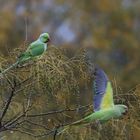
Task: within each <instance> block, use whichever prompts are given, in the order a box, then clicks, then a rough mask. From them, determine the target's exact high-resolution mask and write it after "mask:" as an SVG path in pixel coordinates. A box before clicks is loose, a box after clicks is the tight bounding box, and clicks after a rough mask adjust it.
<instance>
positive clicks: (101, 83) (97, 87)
mask: <svg viewBox="0 0 140 140" xmlns="http://www.w3.org/2000/svg"><path fill="white" fill-rule="evenodd" d="M93 93H94V99H93V106H94V112H93V113H91V114H90V115H88V116H86V117H84V118H83V119H81V120H78V121H76V122H73V123H71V124H69V125H66V126H65V127H64V129H63V130H61V131H60V132H58V133H61V132H63V131H64V130H66V129H67V128H68V127H70V126H81V125H87V124H90V123H92V122H94V121H95V122H99V123H105V122H107V121H108V120H110V119H119V118H120V117H122V116H123V115H125V114H126V113H127V111H128V108H127V106H125V105H123V104H118V105H115V104H114V102H113V90H112V86H111V83H110V81H109V79H108V77H107V75H106V74H105V72H104V71H103V70H102V69H100V68H95V79H94V81H93Z"/></svg>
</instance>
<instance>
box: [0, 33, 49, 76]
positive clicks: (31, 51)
mask: <svg viewBox="0 0 140 140" xmlns="http://www.w3.org/2000/svg"><path fill="white" fill-rule="evenodd" d="M49 40H50V37H49V34H48V33H42V34H41V35H40V36H39V38H38V39H37V40H36V41H34V42H32V43H31V44H30V45H29V47H28V48H27V50H26V51H25V52H24V53H22V54H21V55H20V56H19V57H18V59H17V62H16V63H14V64H13V65H11V66H10V67H9V68H7V69H5V70H4V71H2V72H1V73H0V74H4V73H6V72H7V71H8V70H10V69H11V68H13V67H16V66H17V65H18V64H21V63H23V62H26V61H28V60H30V59H32V58H35V57H37V56H41V55H42V54H43V53H44V52H45V51H46V50H47V47H48V44H47V43H48V42H49Z"/></svg>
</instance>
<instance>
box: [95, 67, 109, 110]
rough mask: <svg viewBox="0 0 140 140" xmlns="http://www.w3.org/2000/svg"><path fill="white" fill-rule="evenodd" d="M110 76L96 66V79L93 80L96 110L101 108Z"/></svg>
mask: <svg viewBox="0 0 140 140" xmlns="http://www.w3.org/2000/svg"><path fill="white" fill-rule="evenodd" d="M107 82H108V77H107V75H106V74H105V72H104V71H103V70H102V69H100V68H95V80H94V82H93V91H94V94H95V95H94V99H93V104H94V111H98V110H100V105H101V102H102V98H103V96H104V94H105V92H106V88H107Z"/></svg>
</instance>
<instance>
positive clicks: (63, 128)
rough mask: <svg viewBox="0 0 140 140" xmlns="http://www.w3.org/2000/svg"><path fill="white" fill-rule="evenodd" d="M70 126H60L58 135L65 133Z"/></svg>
mask: <svg viewBox="0 0 140 140" xmlns="http://www.w3.org/2000/svg"><path fill="white" fill-rule="evenodd" d="M68 128H69V125H68V126H64V127H61V128H59V129H58V131H57V135H60V134H62V133H64V132H65V131H66V130H67V129H68Z"/></svg>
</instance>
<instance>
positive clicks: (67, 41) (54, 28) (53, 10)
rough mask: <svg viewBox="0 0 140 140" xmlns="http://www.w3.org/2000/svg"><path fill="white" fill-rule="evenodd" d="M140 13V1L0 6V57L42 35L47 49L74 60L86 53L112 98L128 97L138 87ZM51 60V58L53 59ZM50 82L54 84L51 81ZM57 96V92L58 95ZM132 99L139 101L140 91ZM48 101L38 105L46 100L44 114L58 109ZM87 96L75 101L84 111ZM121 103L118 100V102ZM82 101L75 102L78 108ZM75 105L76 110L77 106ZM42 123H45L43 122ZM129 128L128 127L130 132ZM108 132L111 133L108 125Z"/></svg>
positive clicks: (18, 1)
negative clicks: (103, 74) (45, 36)
mask: <svg viewBox="0 0 140 140" xmlns="http://www.w3.org/2000/svg"><path fill="white" fill-rule="evenodd" d="M139 9H140V1H139V0H71V1H67V0H12V1H11V0H1V1H0V54H1V55H2V56H4V57H5V58H7V57H8V56H9V54H10V53H11V52H12V51H14V49H15V48H20V47H23V44H26V43H27V44H28V43H30V42H32V41H34V40H36V39H37V38H38V36H39V35H40V33H42V32H49V34H50V36H51V44H52V45H54V46H56V48H58V49H59V48H62V49H65V50H67V51H66V53H65V54H66V55H67V57H68V58H72V57H73V56H75V54H76V53H77V52H79V50H82V51H84V54H85V57H86V58H87V59H88V60H89V61H90V62H91V63H93V64H98V65H99V66H100V67H102V68H103V69H104V70H105V71H106V73H107V74H108V75H109V77H110V79H111V81H113V85H114V86H113V87H115V89H116V90H115V93H117V90H118V89H119V91H121V93H127V92H128V91H129V90H131V89H133V88H135V87H136V86H137V85H138V84H140V76H139V75H140V46H139V44H140V12H139ZM56 52H57V51H56ZM51 53H52V52H51V51H50V54H51ZM49 57H50V58H51V56H49ZM54 57H55V56H54ZM58 58H59V57H58ZM56 59H57V56H56ZM64 60H65V59H64ZM79 65H80V64H79ZM60 70H61V69H60ZM68 71H69V69H68ZM48 72H49V70H48ZM76 72H77V71H76ZM82 76H83V75H82ZM51 78H52V79H53V77H51ZM83 79H84V78H83ZM53 80H55V79H53ZM57 82H58V81H57V78H56V83H57ZM72 82H73V81H72ZM82 82H84V80H83V81H82ZM82 82H81V83H80V82H79V83H80V84H81V85H80V86H81V87H80V88H81V89H80V93H83V94H84V93H85V91H87V90H86V89H85V88H87V86H83V84H82ZM75 83H76V82H75ZM41 84H42V83H41ZM45 84H46V83H45ZM52 85H53V84H52ZM54 85H55V84H54ZM56 85H57V84H56ZM47 86H48V85H47ZM90 86H91V85H90ZM44 87H45V85H44ZM35 88H36V86H35ZM45 88H46V87H45ZM45 88H44V89H43V88H42V89H43V90H45V91H46V90H48V91H49V89H48V87H47V88H46V89H45ZM52 88H53V86H52ZM63 88H65V87H63ZM68 88H69V87H68ZM51 90H52V89H51ZM52 91H53V90H52ZM34 92H38V93H39V94H40V89H39V90H38V91H37V89H35V91H34ZM55 92H58V89H57V90H56V91H55ZM60 92H61V90H60ZM38 93H37V94H38ZM64 93H65V92H64ZM119 93H120V92H119ZM132 94H133V93H132ZM136 94H137V96H139V90H137V92H136ZM21 96H23V95H21ZM47 96H48V95H47ZM49 96H51V98H50V100H49V99H48V97H46V98H44V96H43V97H40V98H41V99H40V101H38V102H43V101H44V103H45V104H47V103H46V100H49V101H48V104H49V105H48V104H47V105H46V106H47V107H48V108H47V109H46V110H47V111H48V110H51V109H53V107H54V108H57V107H58V105H56V104H55V103H54V102H51V100H52V98H53V97H52V95H49ZM53 96H54V95H53ZM65 96H66V95H65ZM71 96H75V95H71ZM91 96H92V95H88V97H89V98H83V97H87V95H86V94H84V95H83V96H82V97H78V98H82V99H81V100H82V104H83V105H85V104H86V103H87V101H90V103H92V97H91ZM90 97H91V98H90ZM23 98H24V97H23ZM56 98H57V99H59V98H58V97H56ZM67 98H68V97H67ZM126 98H127V97H126ZM21 99H22V98H21ZM122 99H123V98H122V97H120V100H122ZM36 100H37V99H36ZM38 100H39V98H38ZM62 100H63V102H64V100H65V98H63V97H62V98H60V102H59V103H58V104H59V105H60V103H61V102H62ZM76 100H77V99H76ZM81 100H80V101H79V99H78V101H79V102H81ZM83 100H85V101H83ZM128 100H129V99H128ZM53 101H54V100H53ZM129 101H130V100H129ZM129 101H128V102H129ZM137 101H138V100H137ZM79 102H78V103H76V104H78V105H79ZM135 102H136V99H135V100H133V105H134V104H135ZM19 103H20V102H19ZM42 104H43V103H42ZM42 104H41V105H40V108H39V110H43V111H44V110H45V108H43V107H42ZM66 104H71V103H66ZM37 105H38V103H37ZM72 105H73V106H74V105H75V101H73V102H72ZM50 106H51V107H50ZM52 106H53V107H52ZM60 106H63V105H60ZM138 107H139V104H138V105H137V108H138ZM138 109H139V108H138ZM46 110H45V111H46ZM135 112H137V110H135ZM132 114H133V117H132V118H133V120H135V116H137V117H138V116H139V114H137V115H135V113H132ZM81 116H83V114H82V115H81ZM81 116H80V117H79V118H81ZM59 117H60V116H59ZM58 120H59V119H58ZM38 121H39V120H38ZM42 122H43V123H44V122H45V120H43V121H42ZM46 122H47V121H46ZM122 124H123V123H122ZM132 124H133V122H132V123H131V125H132ZM129 125H130V124H127V127H128V129H129ZM120 127H123V126H119V127H118V128H117V131H116V132H119V129H120ZM130 127H131V126H130ZM107 128H108V129H110V125H109V127H107ZM114 128H115V127H114ZM113 130H114V129H112V131H113ZM115 130H116V128H115ZM106 131H107V129H106ZM137 131H138V132H137V134H139V132H140V129H138V130H137ZM91 132H92V131H91ZM113 132H115V131H113ZM127 132H129V131H127ZM91 134H92V133H91ZM117 134H118V133H117ZM113 135H114V133H113ZM9 136H10V135H9ZM109 137H110V135H109ZM109 137H108V138H109ZM116 137H117V135H116ZM111 138H112V137H111ZM13 139H14V140H15V138H13ZM17 139H18V138H17ZM88 139H89V138H87V140H88ZM114 139H115V138H114ZM128 139H129V138H128ZM115 140H117V138H116V139H115Z"/></svg>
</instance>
